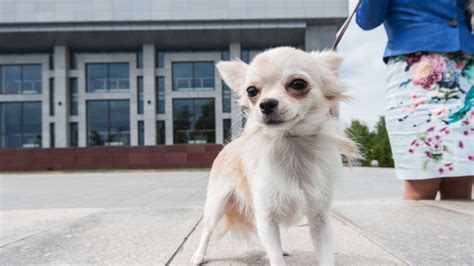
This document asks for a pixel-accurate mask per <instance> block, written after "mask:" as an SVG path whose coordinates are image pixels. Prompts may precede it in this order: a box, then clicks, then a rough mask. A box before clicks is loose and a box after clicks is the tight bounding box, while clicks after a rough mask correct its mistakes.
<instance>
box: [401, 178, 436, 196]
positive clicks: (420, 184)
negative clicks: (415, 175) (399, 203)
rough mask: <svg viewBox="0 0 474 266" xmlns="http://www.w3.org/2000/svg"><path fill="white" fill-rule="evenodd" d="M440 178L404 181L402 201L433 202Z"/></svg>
mask: <svg viewBox="0 0 474 266" xmlns="http://www.w3.org/2000/svg"><path fill="white" fill-rule="evenodd" d="M441 180H442V178H433V179H422V180H405V195H404V196H403V199H404V200H434V199H435V198H436V193H438V190H439V188H440V185H441Z"/></svg>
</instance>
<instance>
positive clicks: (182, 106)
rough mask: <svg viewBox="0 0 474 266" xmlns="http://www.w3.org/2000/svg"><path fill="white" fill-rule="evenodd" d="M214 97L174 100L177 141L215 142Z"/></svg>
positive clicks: (175, 136) (175, 137)
mask: <svg viewBox="0 0 474 266" xmlns="http://www.w3.org/2000/svg"><path fill="white" fill-rule="evenodd" d="M214 110H215V109H214V99H175V100H173V131H174V142H175V143H188V144H201V143H215V113H214Z"/></svg>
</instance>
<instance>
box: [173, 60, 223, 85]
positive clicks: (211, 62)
mask: <svg viewBox="0 0 474 266" xmlns="http://www.w3.org/2000/svg"><path fill="white" fill-rule="evenodd" d="M196 63H210V64H211V65H212V72H213V74H214V76H213V77H212V79H213V81H214V83H213V85H212V89H211V90H196V87H195V86H194V79H195V78H196V71H195V64H196ZM175 64H191V66H192V67H191V69H192V76H191V81H192V89H191V90H178V89H175V78H174V73H175V71H174V66H175ZM215 80H216V70H215V62H214V61H212V60H203V61H173V62H171V90H172V91H177V92H203V91H215V90H216V86H215Z"/></svg>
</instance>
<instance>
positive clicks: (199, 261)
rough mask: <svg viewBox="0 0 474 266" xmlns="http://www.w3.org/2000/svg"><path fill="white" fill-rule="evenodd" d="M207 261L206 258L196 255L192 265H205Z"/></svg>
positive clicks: (192, 259)
mask: <svg viewBox="0 0 474 266" xmlns="http://www.w3.org/2000/svg"><path fill="white" fill-rule="evenodd" d="M205 260H206V256H204V255H201V254H198V253H196V254H194V255H193V257H192V258H191V263H192V264H193V265H200V264H202V263H204V261H205Z"/></svg>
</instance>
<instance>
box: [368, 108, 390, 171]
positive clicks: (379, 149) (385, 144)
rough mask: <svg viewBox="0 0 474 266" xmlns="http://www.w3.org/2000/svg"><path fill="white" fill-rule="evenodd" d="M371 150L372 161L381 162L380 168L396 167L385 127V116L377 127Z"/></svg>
mask: <svg viewBox="0 0 474 266" xmlns="http://www.w3.org/2000/svg"><path fill="white" fill-rule="evenodd" d="M370 150H371V154H370V157H371V159H372V160H377V161H378V162H379V166H382V167H393V166H394V163H393V157H392V150H391V148H390V141H389V139H388V134H387V129H386V127H385V118H384V117H383V116H381V117H380V119H379V121H378V122H377V125H376V126H375V136H374V138H373V139H372V143H371V148H370Z"/></svg>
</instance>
